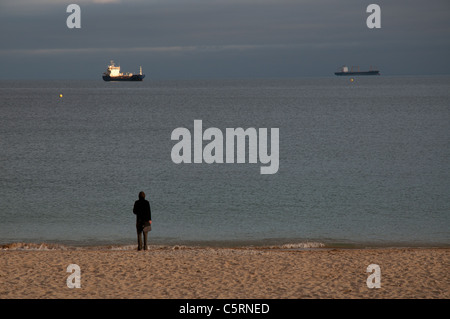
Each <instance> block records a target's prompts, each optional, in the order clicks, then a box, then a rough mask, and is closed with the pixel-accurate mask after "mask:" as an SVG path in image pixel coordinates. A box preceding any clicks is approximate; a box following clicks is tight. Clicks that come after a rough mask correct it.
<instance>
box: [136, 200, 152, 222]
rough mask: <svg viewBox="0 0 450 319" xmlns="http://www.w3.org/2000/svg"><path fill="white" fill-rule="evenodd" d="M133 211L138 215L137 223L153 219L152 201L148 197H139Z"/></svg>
mask: <svg viewBox="0 0 450 319" xmlns="http://www.w3.org/2000/svg"><path fill="white" fill-rule="evenodd" d="M133 213H134V214H135V215H136V225H138V224H144V223H145V222H148V221H149V220H152V212H151V210H150V203H149V202H148V200H146V199H139V200H137V201H135V202H134V207H133Z"/></svg>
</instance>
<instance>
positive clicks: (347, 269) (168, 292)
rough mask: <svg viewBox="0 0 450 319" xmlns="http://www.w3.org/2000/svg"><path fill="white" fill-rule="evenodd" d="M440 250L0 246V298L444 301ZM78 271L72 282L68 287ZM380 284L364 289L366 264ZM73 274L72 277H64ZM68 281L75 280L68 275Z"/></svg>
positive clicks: (445, 264)
mask: <svg viewBox="0 0 450 319" xmlns="http://www.w3.org/2000/svg"><path fill="white" fill-rule="evenodd" d="M449 253H450V250H449V249H448V248H367V249H340V248H339V249H331V248H325V249H304V250H302V249H268V248H257V247H250V248H248V247H246V248H242V247H241V248H217V247H213V248H210V247H184V246H171V247H159V246H155V247H153V246H150V247H149V250H148V251H135V250H132V249H128V250H114V249H96V248H92V249H87V248H84V249H68V250H64V249H54V250H52V249H49V250H38V249H36V250H14V249H3V250H0V299H60V298H64V299H112V298H114V299H116V298H121V299H140V298H146V299H185V298H186V299H328V298H333V299H350V298H363V299H397V298H408V299H409V298H413V299H446V298H449V297H450V289H449V286H450V285H449V273H448V270H449V256H450V254H449ZM71 264H76V265H78V266H79V269H80V276H79V279H80V281H79V283H80V285H81V287H80V288H69V287H68V285H67V279H68V278H69V277H70V276H73V274H72V273H71V272H68V271H67V267H68V266H69V265H71ZM372 264H375V265H378V266H379V270H380V277H379V283H380V288H369V287H368V284H367V279H368V277H369V276H370V275H371V274H374V272H367V267H368V266H369V265H372ZM71 278H73V277H71ZM73 282H75V281H73Z"/></svg>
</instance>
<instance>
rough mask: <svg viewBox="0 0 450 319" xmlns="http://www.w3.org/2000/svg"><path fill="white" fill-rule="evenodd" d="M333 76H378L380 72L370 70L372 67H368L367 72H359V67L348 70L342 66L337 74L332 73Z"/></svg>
mask: <svg viewBox="0 0 450 319" xmlns="http://www.w3.org/2000/svg"><path fill="white" fill-rule="evenodd" d="M354 68H356V71H355V70H354ZM334 74H336V75H380V71H378V70H376V69H372V67H370V70H369V71H360V70H359V66H356V67H353V66H352V67H351V69H350V70H349V69H348V67H347V66H345V65H344V66H343V67H342V68H341V69H340V70H339V71H338V72H334Z"/></svg>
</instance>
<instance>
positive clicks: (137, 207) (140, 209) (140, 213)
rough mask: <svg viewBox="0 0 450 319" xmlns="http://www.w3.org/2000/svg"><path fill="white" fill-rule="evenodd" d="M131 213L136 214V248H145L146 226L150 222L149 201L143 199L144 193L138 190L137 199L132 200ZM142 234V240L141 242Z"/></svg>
mask: <svg viewBox="0 0 450 319" xmlns="http://www.w3.org/2000/svg"><path fill="white" fill-rule="evenodd" d="M133 213H134V214H135V215H136V231H137V236H138V250H141V249H144V250H147V235H148V230H147V229H144V228H147V227H148V226H150V225H151V224H152V213H151V210H150V203H149V202H148V200H146V199H145V193H144V192H139V199H138V200H137V201H135V202H134V207H133ZM142 236H143V237H144V242H143V243H142Z"/></svg>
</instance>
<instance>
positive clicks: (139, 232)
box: [136, 229, 142, 250]
mask: <svg viewBox="0 0 450 319" xmlns="http://www.w3.org/2000/svg"><path fill="white" fill-rule="evenodd" d="M136 231H137V237H138V250H141V249H142V238H141V234H142V230H141V231H140V230H139V229H137V230H136Z"/></svg>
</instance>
